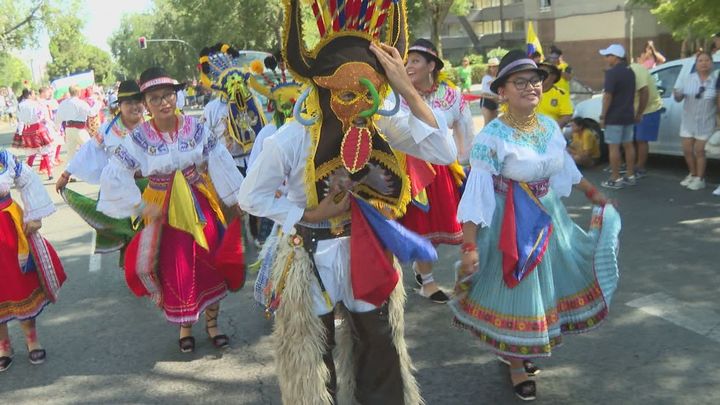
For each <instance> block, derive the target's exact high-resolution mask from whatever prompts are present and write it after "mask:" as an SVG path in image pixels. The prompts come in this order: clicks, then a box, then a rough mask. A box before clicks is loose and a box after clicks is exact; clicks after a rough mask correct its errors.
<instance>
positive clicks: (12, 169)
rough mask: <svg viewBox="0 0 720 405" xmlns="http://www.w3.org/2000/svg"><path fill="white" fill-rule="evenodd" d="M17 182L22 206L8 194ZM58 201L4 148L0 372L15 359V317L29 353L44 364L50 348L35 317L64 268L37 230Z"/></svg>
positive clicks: (0, 164) (53, 295)
mask: <svg viewBox="0 0 720 405" xmlns="http://www.w3.org/2000/svg"><path fill="white" fill-rule="evenodd" d="M13 186H14V187H16V188H17V189H18V190H19V191H20V197H21V198H22V208H21V207H20V205H18V204H17V203H16V202H15V201H13V199H12V197H11V196H10V188H12V187H13ZM54 212H55V205H54V204H53V202H52V200H50V196H49V195H48V193H47V191H45V188H44V187H43V185H42V182H41V181H40V178H39V177H38V176H37V175H36V174H35V173H34V172H33V171H32V169H30V167H29V166H28V165H26V164H24V163H22V162H21V161H20V160H18V158H17V157H15V156H13V155H12V154H11V153H10V152H9V151H7V150H6V149H0V280H2V283H1V284H0V372H2V371H5V370H7V369H8V368H9V367H10V365H11V364H12V362H13V348H12V345H11V343H10V335H9V334H8V322H10V321H12V320H14V319H16V320H18V321H20V327H21V328H22V331H23V334H24V335H25V345H26V347H27V350H28V358H29V360H30V362H31V363H32V364H41V363H43V362H44V361H45V358H46V356H47V353H46V352H45V349H43V348H42V345H41V344H40V341H39V339H38V336H37V331H36V323H35V320H36V319H37V316H38V315H40V313H41V312H42V310H43V309H44V308H45V307H46V306H47V305H48V304H49V303H51V302H55V300H56V299H57V294H58V290H59V289H60V286H61V285H62V284H63V283H64V282H65V278H66V277H65V272H64V270H63V266H62V263H61V262H60V259H59V258H58V255H57V253H55V250H54V249H53V247H52V246H51V245H50V243H49V242H48V241H46V240H45V239H43V237H42V236H40V233H39V232H38V230H39V229H40V227H41V226H42V219H43V218H46V217H48V216H50V215H51V214H52V213H54Z"/></svg>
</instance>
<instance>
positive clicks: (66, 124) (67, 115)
mask: <svg viewBox="0 0 720 405" xmlns="http://www.w3.org/2000/svg"><path fill="white" fill-rule="evenodd" d="M68 92H69V94H70V97H68V98H66V99H65V100H63V101H62V102H61V103H60V105H58V110H57V114H56V115H55V124H56V127H57V128H62V130H63V131H65V149H66V150H67V157H66V158H67V161H68V162H70V161H71V160H72V158H73V156H75V153H76V152H77V151H78V149H80V147H81V146H82V145H84V144H85V142H87V141H89V140H90V133H89V132H88V129H87V122H88V118H89V117H91V116H92V114H93V112H92V109H91V107H90V105H89V104H88V103H87V102H85V101H84V100H82V99H81V98H80V92H81V90H80V88H79V87H78V86H76V85H72V86H70V88H69V89H68Z"/></svg>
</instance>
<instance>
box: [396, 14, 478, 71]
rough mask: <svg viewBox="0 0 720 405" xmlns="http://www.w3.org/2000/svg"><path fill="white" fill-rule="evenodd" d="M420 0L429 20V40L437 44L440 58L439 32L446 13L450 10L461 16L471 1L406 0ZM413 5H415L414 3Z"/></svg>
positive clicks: (440, 42) (440, 43)
mask: <svg viewBox="0 0 720 405" xmlns="http://www.w3.org/2000/svg"><path fill="white" fill-rule="evenodd" d="M420 1H422V5H423V6H424V8H425V13H426V14H427V16H428V17H429V20H430V40H431V41H432V42H433V43H434V44H435V46H437V48H438V53H439V56H440V57H441V58H442V41H441V40H440V32H441V30H442V25H443V23H444V22H445V19H446V18H447V16H448V14H449V13H450V12H452V13H453V14H455V15H458V16H463V15H466V14H467V13H468V11H469V10H470V6H471V5H472V1H470V0H408V1H407V2H408V5H409V4H410V3H418V2H420ZM414 6H415V5H414Z"/></svg>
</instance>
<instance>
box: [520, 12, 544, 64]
mask: <svg viewBox="0 0 720 405" xmlns="http://www.w3.org/2000/svg"><path fill="white" fill-rule="evenodd" d="M525 43H526V44H527V54H528V56H530V55H532V54H533V53H535V52H536V51H537V52H540V55H542V56H543V59H545V54H544V53H543V50H542V45H540V39H539V38H538V37H537V35H536V34H535V28H533V23H532V21H530V22H529V23H528V28H527V37H526V38H525Z"/></svg>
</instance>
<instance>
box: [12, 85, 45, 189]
mask: <svg viewBox="0 0 720 405" xmlns="http://www.w3.org/2000/svg"><path fill="white" fill-rule="evenodd" d="M17 115H18V128H17V132H16V134H15V138H14V139H13V147H15V148H23V149H26V150H27V165H28V166H29V167H32V166H33V163H34V162H35V157H36V155H40V171H41V172H43V173H45V174H47V178H48V180H52V179H53V174H52V161H51V160H50V156H51V155H52V151H53V141H54V140H53V134H52V133H51V132H50V130H49V129H48V121H49V119H50V118H49V116H48V110H47V108H45V106H44V105H42V104H40V103H39V102H38V101H37V95H36V94H35V91H34V90H30V89H24V90H23V92H22V95H21V96H20V103H19V104H18V113H17Z"/></svg>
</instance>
